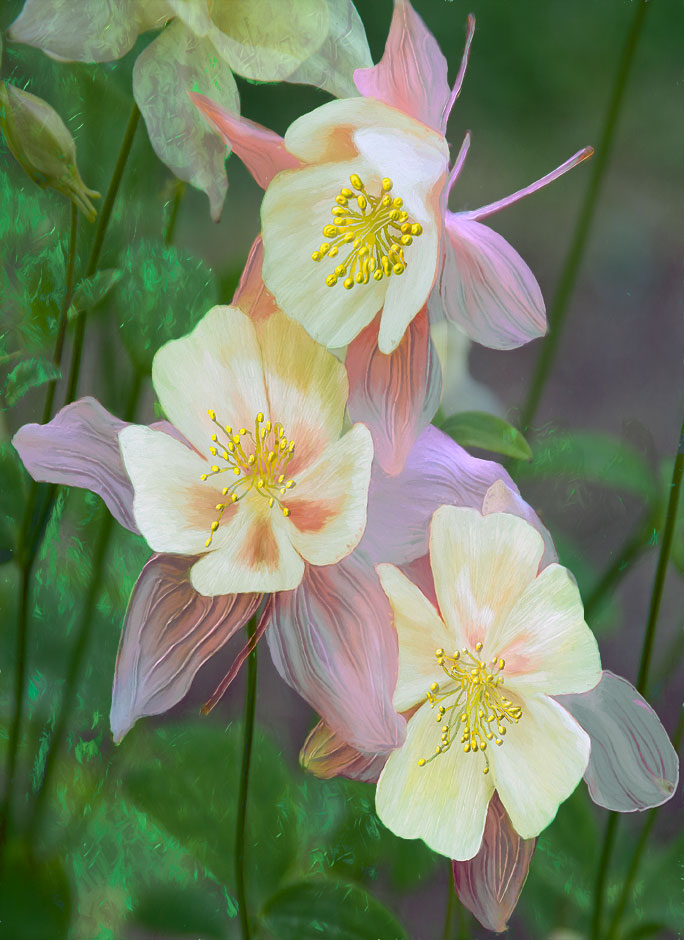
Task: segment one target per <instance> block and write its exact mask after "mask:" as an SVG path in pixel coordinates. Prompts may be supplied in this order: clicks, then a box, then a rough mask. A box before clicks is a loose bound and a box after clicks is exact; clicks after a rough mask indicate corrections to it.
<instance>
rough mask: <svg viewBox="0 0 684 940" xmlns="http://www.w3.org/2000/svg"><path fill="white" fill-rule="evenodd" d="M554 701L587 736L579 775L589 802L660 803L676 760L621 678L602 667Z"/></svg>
mask: <svg viewBox="0 0 684 940" xmlns="http://www.w3.org/2000/svg"><path fill="white" fill-rule="evenodd" d="M558 702H559V703H560V704H561V705H562V706H563V708H566V709H567V710H568V711H569V712H570V714H571V715H573V717H574V718H576V719H577V721H578V722H579V723H580V724H581V726H582V727H583V728H584V730H585V731H586V732H587V734H588V735H589V737H590V738H591V756H590V758H589V766H588V767H587V769H586V772H585V774H584V779H585V782H586V784H587V786H588V787H589V795H590V796H591V798H592V800H593V801H594V803H597V804H598V805H599V806H604V807H605V808H606V809H610V810H613V811H614V812H618V813H632V812H634V811H635V810H644V809H650V807H652V806H660V805H661V804H662V803H666V802H667V801H668V800H669V799H670V798H671V797H672V796H673V795H674V793H675V791H676V789H677V783H678V781H679V760H678V758H677V753H676V751H675V749H674V748H673V747H672V744H671V742H670V739H669V738H668V736H667V732H666V731H665V729H664V728H663V726H662V725H661V723H660V719H659V718H658V716H657V715H656V713H655V712H654V711H653V709H652V708H651V706H650V705H649V704H648V702H647V701H646V700H645V699H644V698H643V696H641V695H640V694H639V693H638V692H637V690H636V689H635V688H634V686H633V685H631V684H630V683H629V682H628V681H627V680H626V679H623V678H622V677H621V676H616V675H614V674H613V673H612V672H604V673H603V677H602V679H601V681H600V682H599V684H598V685H597V686H596V688H594V689H592V690H591V691H589V692H585V693H584V694H582V695H559V696H558Z"/></svg>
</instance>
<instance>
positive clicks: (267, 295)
mask: <svg viewBox="0 0 684 940" xmlns="http://www.w3.org/2000/svg"><path fill="white" fill-rule="evenodd" d="M263 260H264V243H263V241H262V239H261V235H259V236H258V237H257V238H256V239H255V240H254V243H253V244H252V247H251V248H250V250H249V255H248V257H247V261H246V263H245V267H244V269H243V271H242V275H241V277H240V283H239V284H238V286H237V290H236V291H235V294H234V296H233V300H232V306H233V307H237V308H238V309H239V310H242V312H243V313H246V314H247V316H248V317H250V318H251V319H252V320H253V321H254V322H255V323H261V322H262V321H265V320H268V318H269V317H271V316H273V314H274V313H276V311H277V310H278V306H277V304H276V302H275V298H274V296H273V294H272V293H271V292H270V291H269V290H268V289H267V287H266V285H265V284H264V281H263V278H262V276H261V267H262V264H263Z"/></svg>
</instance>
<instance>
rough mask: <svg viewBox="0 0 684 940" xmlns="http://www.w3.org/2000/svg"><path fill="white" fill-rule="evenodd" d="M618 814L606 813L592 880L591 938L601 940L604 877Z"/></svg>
mask: <svg viewBox="0 0 684 940" xmlns="http://www.w3.org/2000/svg"><path fill="white" fill-rule="evenodd" d="M618 820H619V816H618V815H617V813H609V814H608V822H607V823H606V830H605V833H604V836H603V845H602V846H601V857H600V858H599V863H598V868H597V869H596V881H595V882H594V906H593V911H592V916H591V940H601V920H602V917H603V898H604V894H605V888H606V878H607V875H608V869H609V867H610V860H611V857H612V855H613V847H614V845H615V836H616V835H617V826H618Z"/></svg>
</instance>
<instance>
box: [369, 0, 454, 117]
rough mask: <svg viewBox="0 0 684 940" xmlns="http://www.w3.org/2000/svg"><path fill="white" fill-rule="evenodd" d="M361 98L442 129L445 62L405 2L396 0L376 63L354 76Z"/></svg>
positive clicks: (446, 91)
mask: <svg viewBox="0 0 684 940" xmlns="http://www.w3.org/2000/svg"><path fill="white" fill-rule="evenodd" d="M354 82H355V84H356V87H357V88H358V90H359V91H360V92H361V94H362V95H364V96H366V97H370V98H378V99H379V100H380V101H384V102H385V104H388V105H391V106H392V107H393V108H397V109H398V110H399V111H404V112H405V113H406V114H410V115H411V116H412V117H414V118H416V120H418V121H422V122H423V123H424V124H427V125H429V126H430V127H432V128H434V129H435V130H437V131H439V130H442V114H443V113H444V111H445V110H446V108H447V102H448V100H449V83H448V81H447V62H446V59H445V58H444V56H443V55H442V52H441V50H440V48H439V46H438V45H437V41H436V40H435V37H434V36H433V35H432V33H431V32H430V30H429V29H428V28H427V26H426V25H425V23H424V22H423V21H422V19H421V18H420V17H419V16H418V14H417V13H416V12H415V10H414V9H413V7H412V6H411V4H410V3H409V2H408V0H397V2H396V3H395V5H394V15H393V16H392V25H391V26H390V31H389V35H388V37H387V44H386V45H385V51H384V54H383V56H382V59H381V60H380V62H379V63H378V64H377V65H375V66H373V67H372V68H369V69H359V70H358V71H357V72H355V73H354Z"/></svg>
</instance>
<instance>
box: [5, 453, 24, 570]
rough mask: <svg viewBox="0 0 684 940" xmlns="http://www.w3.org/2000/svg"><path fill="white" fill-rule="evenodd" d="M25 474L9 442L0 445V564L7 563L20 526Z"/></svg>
mask: <svg viewBox="0 0 684 940" xmlns="http://www.w3.org/2000/svg"><path fill="white" fill-rule="evenodd" d="M25 495H26V473H25V471H24V469H23V467H22V464H21V461H20V460H19V455H18V454H17V452H16V450H15V449H14V447H12V445H11V444H10V443H9V441H7V442H5V443H0V564H1V563H2V562H3V561H9V559H10V558H11V557H12V552H13V550H14V548H15V546H16V542H17V536H18V534H19V529H20V526H21V524H22V521H23V520H22V517H23V512H24V499H25Z"/></svg>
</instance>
